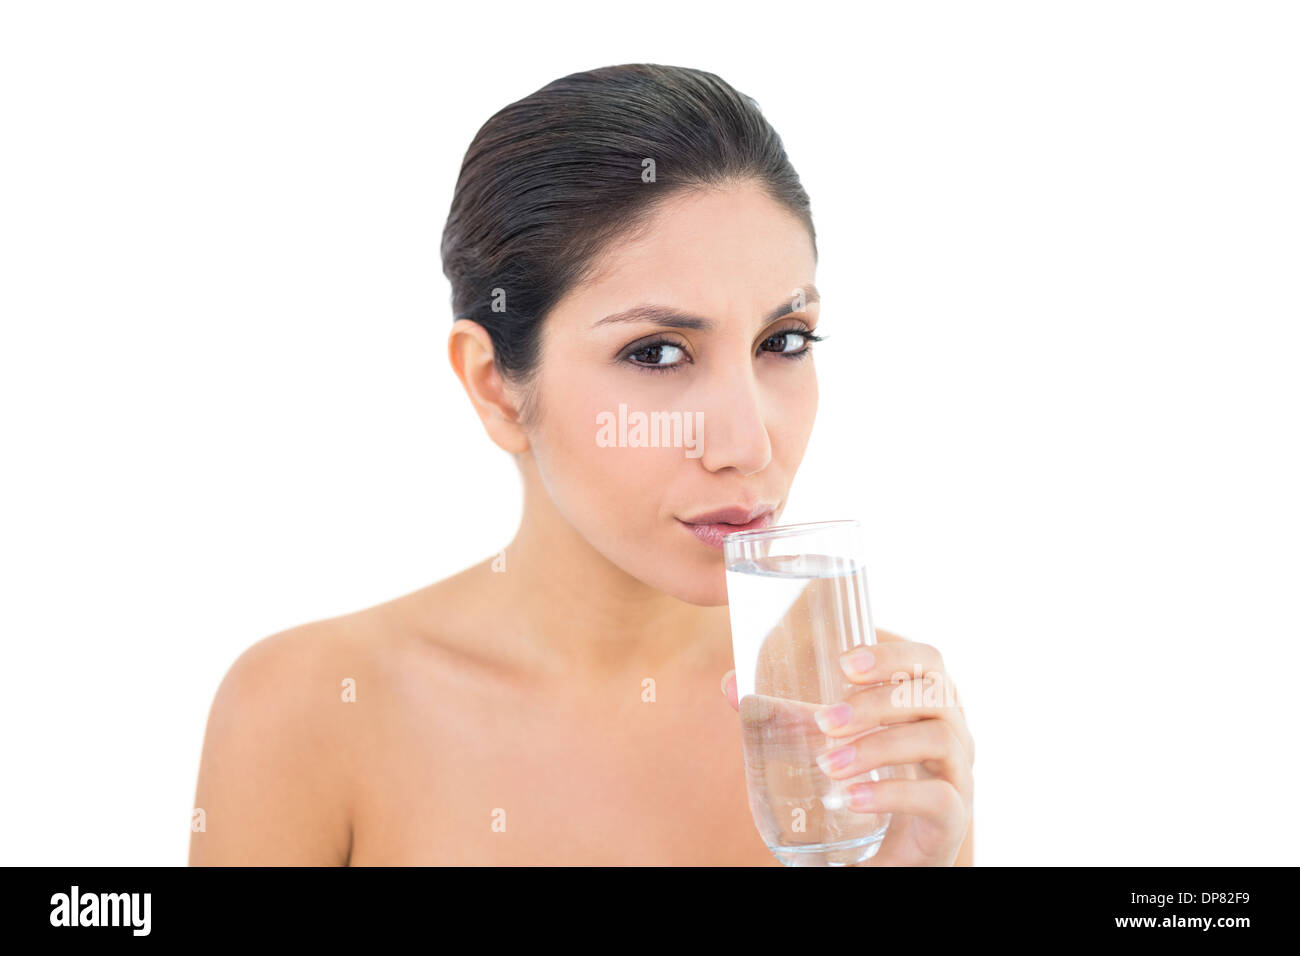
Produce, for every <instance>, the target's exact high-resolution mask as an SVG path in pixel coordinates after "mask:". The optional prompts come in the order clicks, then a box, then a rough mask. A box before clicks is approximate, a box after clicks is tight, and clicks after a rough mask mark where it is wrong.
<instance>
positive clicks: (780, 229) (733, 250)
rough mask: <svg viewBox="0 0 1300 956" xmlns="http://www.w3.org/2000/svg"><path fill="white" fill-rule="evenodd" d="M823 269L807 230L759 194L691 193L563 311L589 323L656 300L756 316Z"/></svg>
mask: <svg viewBox="0 0 1300 956" xmlns="http://www.w3.org/2000/svg"><path fill="white" fill-rule="evenodd" d="M646 188H647V189H653V188H654V184H653V183H648V184H646ZM815 269H816V259H815V257H814V254H813V247H812V238H811V236H810V235H809V234H808V228H807V226H805V225H804V224H803V223H802V222H801V221H800V220H799V219H798V218H797V217H796V216H795V215H794V214H793V213H792V212H790V211H789V210H787V209H786V208H785V207H784V206H781V205H780V204H779V203H777V202H775V201H774V200H772V199H771V198H769V197H768V196H767V194H766V193H764V192H763V191H762V190H761V189H760V188H758V187H756V186H738V187H729V188H726V189H722V188H719V189H708V190H699V191H691V192H688V193H683V194H682V195H680V196H674V197H672V198H671V199H670V200H668V201H667V202H665V203H664V205H663V206H662V207H660V208H659V209H658V210H656V212H655V214H654V216H653V217H652V218H651V219H650V221H649V222H648V223H647V224H646V226H645V227H644V228H643V229H641V230H639V231H638V232H637V234H636V235H634V236H631V237H629V238H626V239H623V240H616V241H615V242H614V244H613V245H612V247H611V248H610V249H608V250H607V251H606V252H605V253H604V254H603V256H602V258H601V260H600V261H599V263H598V264H597V266H596V269H595V270H594V274H593V276H592V277H591V278H590V279H588V280H587V281H586V282H584V283H583V284H582V285H581V286H579V287H578V288H576V289H574V290H572V292H571V294H570V295H568V296H566V297H565V301H564V302H563V303H562V304H561V306H562V307H561V308H557V310H556V314H557V318H558V317H559V316H560V314H561V313H563V315H564V317H565V318H567V319H568V320H569V321H572V322H585V323H586V324H588V325H590V324H591V323H594V322H597V321H599V320H600V319H601V318H602V317H604V316H606V315H609V314H612V313H615V312H619V311H621V310H623V309H628V308H631V307H634V306H637V305H641V304H644V303H654V304H662V305H669V306H680V307H688V308H690V309H691V310H692V311H695V312H699V313H702V314H709V315H715V316H717V317H718V318H719V319H725V318H726V317H727V316H728V315H729V314H731V313H735V314H737V315H742V314H743V315H747V316H750V317H752V315H757V314H759V313H760V312H766V311H767V310H768V309H770V308H771V306H772V305H773V303H775V302H779V301H781V300H782V299H783V298H788V297H789V296H790V294H791V290H792V288H794V287H796V286H799V285H801V284H807V283H810V282H811V281H812V279H813V274H814V272H815ZM751 313H752V315H751Z"/></svg>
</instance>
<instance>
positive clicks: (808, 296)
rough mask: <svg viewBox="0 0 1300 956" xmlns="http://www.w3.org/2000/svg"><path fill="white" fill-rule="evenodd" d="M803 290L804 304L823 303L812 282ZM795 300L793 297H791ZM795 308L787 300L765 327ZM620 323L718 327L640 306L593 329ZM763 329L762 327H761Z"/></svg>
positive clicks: (657, 307)
mask: <svg viewBox="0 0 1300 956" xmlns="http://www.w3.org/2000/svg"><path fill="white" fill-rule="evenodd" d="M799 288H801V289H802V290H803V297H804V304H805V305H811V304H812V303H814V302H820V301H821V295H820V293H818V291H817V287H816V286H815V285H813V284H812V283H811V282H810V283H808V284H807V285H805V286H800V287H799ZM791 298H793V297H791ZM794 311H795V309H794V306H793V304H792V303H791V301H790V299H787V300H785V301H784V302H782V303H781V304H780V305H778V306H776V308H774V309H772V311H770V312H769V313H767V315H765V316H763V325H767V324H768V323H769V322H775V321H776V320H777V319H779V318H781V316H783V315H789V314H790V313H791V312H794ZM619 322H653V323H655V324H656V325H666V326H668V327H669V328H673V329H694V330H696V331H700V332H711V331H713V329H714V328H715V327H716V323H715V322H714V321H713V320H712V319H706V318H702V317H701V316H698V315H691V314H689V313H687V312H681V311H678V310H677V309H674V308H671V307H669V306H665V305H638V306H633V307H632V308H630V309H626V310H624V311H622V312H615V313H614V314H613V315H607V316H605V317H604V318H603V319H601V320H600V321H599V322H597V323H596V324H595V325H593V326H592V328H593V329H595V328H599V327H600V326H602V325H609V324H612V323H619ZM760 327H761V326H760Z"/></svg>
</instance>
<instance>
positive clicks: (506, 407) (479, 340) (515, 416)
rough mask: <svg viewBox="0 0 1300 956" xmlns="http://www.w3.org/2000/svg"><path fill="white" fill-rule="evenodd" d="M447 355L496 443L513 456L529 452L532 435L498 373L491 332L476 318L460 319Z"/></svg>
mask: <svg viewBox="0 0 1300 956" xmlns="http://www.w3.org/2000/svg"><path fill="white" fill-rule="evenodd" d="M447 354H448V357H449V358H450V359H451V367H452V368H453V369H454V370H455V371H456V377H457V378H459V379H460V383H461V384H462V385H463V386H465V392H466V393H467V394H468V395H469V400H470V402H472V403H473V405H474V411H476V412H478V417H479V419H480V420H481V421H482V422H483V427H484V428H486V429H487V433H488V436H489V437H490V438H491V439H492V441H494V442H496V444H497V446H498V447H499V448H501V449H503V450H505V451H508V452H509V453H510V454H512V455H519V454H522V453H524V452H526V451H527V450H528V436H527V435H526V434H525V433H524V430H523V428H522V427H521V426H520V424H519V413H518V410H517V409H516V407H515V403H514V401H513V399H512V397H511V395H510V390H509V388H508V387H507V385H506V384H505V382H504V380H503V379H502V378H501V373H500V372H499V371H497V367H496V362H495V361H494V352H493V349H492V339H491V337H490V336H489V335H488V334H487V330H486V329H485V328H483V326H481V325H479V324H478V323H477V322H475V321H473V320H472V319H457V320H456V321H455V323H454V324H453V325H452V327H451V337H450V338H449V339H448V341H447Z"/></svg>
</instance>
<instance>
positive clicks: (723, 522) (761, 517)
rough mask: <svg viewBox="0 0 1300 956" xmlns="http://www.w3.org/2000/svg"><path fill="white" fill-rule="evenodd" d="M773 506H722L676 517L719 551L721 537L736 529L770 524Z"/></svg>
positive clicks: (697, 536) (756, 527)
mask: <svg viewBox="0 0 1300 956" xmlns="http://www.w3.org/2000/svg"><path fill="white" fill-rule="evenodd" d="M774 512H775V506H773V505H769V504H759V505H756V506H754V507H753V508H743V507H734V508H722V509H719V510H718V511H709V512H706V513H705V514H699V515H695V516H693V517H691V518H689V519H685V518H678V519H677V520H678V522H680V523H681V525H682V527H683V528H685V529H686V530H687V531H689V532H690V533H691V534H693V535H695V537H696V538H698V539H699V540H700V541H702V542H704V543H705V544H707V545H708V546H709V547H711V548H713V549H715V550H717V551H721V550H722V539H723V537H725V536H726V535H729V534H734V533H735V532H737V531H756V530H758V529H759V528H766V527H768V526H769V525H771V524H772V515H773V513H774Z"/></svg>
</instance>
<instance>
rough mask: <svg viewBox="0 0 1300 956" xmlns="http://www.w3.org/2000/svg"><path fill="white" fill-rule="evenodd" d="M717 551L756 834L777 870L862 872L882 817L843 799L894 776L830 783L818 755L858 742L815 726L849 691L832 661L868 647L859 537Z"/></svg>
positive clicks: (834, 534)
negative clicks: (818, 715)
mask: <svg viewBox="0 0 1300 956" xmlns="http://www.w3.org/2000/svg"><path fill="white" fill-rule="evenodd" d="M722 544H723V555H724V558H725V561H726V569H727V570H726V574H727V604H728V607H729V609H730V614H731V642H732V652H733V654H734V657H735V663H736V695H737V698H738V699H739V701H740V724H741V742H742V745H743V748H744V756H745V779H746V785H747V787H748V792H749V807H750V811H751V812H752V813H753V816H754V823H755V825H756V826H757V827H758V831H759V833H760V834H761V835H762V837H763V839H764V841H766V843H767V846H768V849H770V850H771V851H772V853H773V855H774V856H775V857H776V858H777V859H778V860H780V861H781V862H782V863H784V864H786V865H787V866H849V865H852V864H854V863H860V862H862V861H863V860H866V859H868V858H870V857H871V856H873V855H874V854H875V852H876V851H877V850H878V849H879V848H880V841H881V840H882V839H883V838H884V835H885V831H886V830H887V829H888V828H889V821H890V814H888V813H862V812H858V811H856V810H853V809H850V807H849V797H848V787H849V786H850V785H851V784H853V783H856V782H859V781H865V780H881V779H886V778H891V777H895V776H899V775H900V774H898V773H896V768H893V767H881V768H878V769H876V770H871V771H867V772H864V773H862V774H859V775H857V776H854V777H852V778H848V779H844V780H832V779H831V778H830V777H828V776H827V775H826V774H825V773H823V772H822V770H821V768H820V767H819V766H818V765H817V755H818V754H820V753H824V752H826V751H827V750H830V749H833V748H834V747H836V746H840V745H843V744H846V743H848V742H849V740H850V739H853V740H856V739H859V738H860V737H862V736H865V734H859V735H858V736H857V737H853V738H843V737H839V738H832V737H828V736H826V735H825V734H823V733H822V732H821V729H820V728H819V727H818V726H817V723H816V721H815V720H814V719H813V714H814V712H816V711H817V710H820V709H821V708H822V707H825V706H828V705H831V704H838V703H840V702H842V701H844V700H845V699H846V697H847V696H848V695H849V694H850V693H852V692H853V691H855V690H857V689H858V685H854V684H852V683H851V682H850V681H849V679H848V677H846V676H845V674H844V671H843V670H842V669H841V668H840V655H841V654H843V653H844V652H845V651H847V650H849V649H850V648H852V647H857V646H859V645H870V644H875V643H876V631H875V628H874V627H873V626H872V624H871V608H870V605H869V604H868V602H867V578H866V571H865V569H864V566H863V565H864V560H863V553H864V548H863V544H862V527H861V525H860V524H859V523H858V522H857V521H853V520H846V521H820V522H813V523H809V524H790V525H779V526H776V527H770V528H761V529H758V530H754V531H738V532H734V533H732V534H729V535H727V536H726V537H724V538H723V541H722ZM880 729H881V728H873V729H872V730H869V731H867V732H866V733H874V732H876V731H878V730H880Z"/></svg>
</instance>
